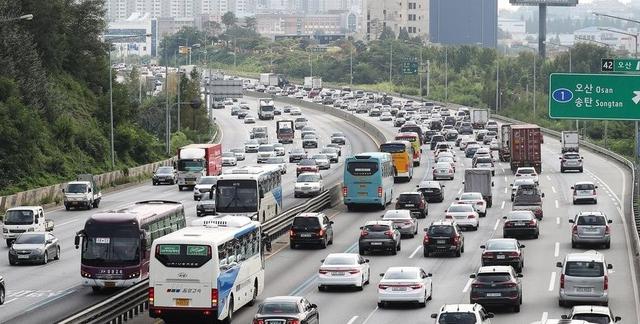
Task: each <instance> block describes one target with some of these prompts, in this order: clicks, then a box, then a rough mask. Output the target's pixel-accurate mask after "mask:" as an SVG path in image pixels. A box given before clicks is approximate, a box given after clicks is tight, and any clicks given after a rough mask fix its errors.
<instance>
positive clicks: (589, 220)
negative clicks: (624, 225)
mask: <svg viewBox="0 0 640 324" xmlns="http://www.w3.org/2000/svg"><path fill="white" fill-rule="evenodd" d="M606 224H607V222H606V221H605V220H604V217H603V216H599V215H584V216H580V217H578V225H606Z"/></svg>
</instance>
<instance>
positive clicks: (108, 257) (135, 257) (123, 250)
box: [82, 223, 140, 267]
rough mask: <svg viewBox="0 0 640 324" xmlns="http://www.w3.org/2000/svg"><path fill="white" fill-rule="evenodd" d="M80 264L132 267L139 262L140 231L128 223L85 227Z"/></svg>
mask: <svg viewBox="0 0 640 324" xmlns="http://www.w3.org/2000/svg"><path fill="white" fill-rule="evenodd" d="M85 235H86V237H85V239H84V241H83V246H82V264H84V265H87V266H93V267H114V266H134V265H137V264H139V262H140V230H139V229H138V227H137V226H136V225H132V224H129V223H124V224H123V223H120V224H118V223H106V224H105V223H102V224H98V223H92V224H87V225H86V227H85Z"/></svg>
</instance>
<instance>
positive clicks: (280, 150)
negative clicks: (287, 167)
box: [273, 143, 285, 156]
mask: <svg viewBox="0 0 640 324" xmlns="http://www.w3.org/2000/svg"><path fill="white" fill-rule="evenodd" d="M273 148H274V149H275V150H276V156H284V154H285V149H284V145H283V144H282V143H273Z"/></svg>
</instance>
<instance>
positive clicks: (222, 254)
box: [218, 244, 227, 270]
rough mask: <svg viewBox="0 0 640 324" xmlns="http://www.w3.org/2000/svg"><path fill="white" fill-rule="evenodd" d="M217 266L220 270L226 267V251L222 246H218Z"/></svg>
mask: <svg viewBox="0 0 640 324" xmlns="http://www.w3.org/2000/svg"><path fill="white" fill-rule="evenodd" d="M218 264H219V265H220V269H221V270H222V269H223V267H225V266H226V265H227V250H225V246H224V244H221V245H218Z"/></svg>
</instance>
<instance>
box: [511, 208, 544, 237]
mask: <svg viewBox="0 0 640 324" xmlns="http://www.w3.org/2000/svg"><path fill="white" fill-rule="evenodd" d="M502 218H503V219H504V225H503V227H502V237H504V238H509V237H514V238H518V237H521V236H527V237H533V238H538V236H539V235H540V229H539V227H538V219H536V215H535V214H534V213H533V212H532V211H530V210H512V211H510V212H509V214H507V216H504V217H502Z"/></svg>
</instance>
